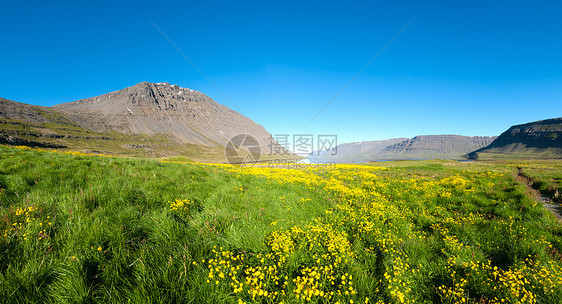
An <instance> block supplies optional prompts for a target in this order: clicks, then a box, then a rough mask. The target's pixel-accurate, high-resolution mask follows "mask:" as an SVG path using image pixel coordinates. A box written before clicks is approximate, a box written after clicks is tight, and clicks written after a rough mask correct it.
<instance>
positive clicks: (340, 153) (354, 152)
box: [308, 138, 408, 163]
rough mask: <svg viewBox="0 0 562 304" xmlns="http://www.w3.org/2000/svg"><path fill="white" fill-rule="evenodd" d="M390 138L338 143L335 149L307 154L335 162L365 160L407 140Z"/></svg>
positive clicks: (373, 157) (313, 157) (321, 159)
mask: <svg viewBox="0 0 562 304" xmlns="http://www.w3.org/2000/svg"><path fill="white" fill-rule="evenodd" d="M407 139H408V138H392V139H387V140H373V141H362V142H352V143H344V144H340V145H338V146H337V147H336V149H335V150H323V151H315V152H313V153H311V154H309V155H308V158H309V159H310V160H311V161H315V162H317V161H333V162H337V163H353V162H367V161H371V160H374V159H377V157H378V156H377V154H378V153H379V152H381V151H382V150H383V149H384V148H386V147H388V146H390V145H393V144H396V143H399V142H402V141H404V140H407Z"/></svg>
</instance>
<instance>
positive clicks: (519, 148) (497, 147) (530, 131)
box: [467, 118, 562, 159]
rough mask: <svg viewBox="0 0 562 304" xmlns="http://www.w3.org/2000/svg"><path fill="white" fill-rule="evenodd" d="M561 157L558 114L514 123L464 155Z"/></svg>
mask: <svg viewBox="0 0 562 304" xmlns="http://www.w3.org/2000/svg"><path fill="white" fill-rule="evenodd" d="M512 157H515V158H518V157H523V158H528V157H531V158H562V118H554V119H547V120H540V121H535V122H531V123H527V124H522V125H516V126H513V127H511V128H509V129H508V130H507V131H505V132H503V133H502V134H501V135H500V136H499V137H498V138H497V139H496V140H494V141H493V142H492V143H491V144H490V145H488V146H486V147H484V148H481V149H478V150H476V151H474V152H471V153H469V154H467V158H471V159H485V158H512Z"/></svg>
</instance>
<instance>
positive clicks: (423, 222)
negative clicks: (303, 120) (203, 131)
mask: <svg viewBox="0 0 562 304" xmlns="http://www.w3.org/2000/svg"><path fill="white" fill-rule="evenodd" d="M518 167H521V168H522V170H523V172H524V173H525V174H528V175H529V176H530V177H532V176H535V179H536V180H537V181H538V180H544V181H545V183H546V181H547V180H548V181H549V183H550V184H548V185H549V186H548V187H551V188H552V187H558V186H559V185H560V184H559V182H560V180H559V179H557V178H558V177H560V174H561V172H562V166H561V163H556V162H546V161H541V162H526V163H525V164H524V166H522V163H521V162H519V163H509V162H506V161H502V162H456V161H406V162H383V163H377V164H365V165H337V166H331V167H330V166H298V167H296V168H269V167H267V166H261V167H233V166H229V165H219V164H198V163H187V162H179V161H175V162H172V161H168V162H166V161H158V160H150V159H133V158H118V157H108V156H91V155H82V154H80V153H68V152H67V153H61V152H48V151H40V150H33V149H26V148H15V147H4V146H2V147H0V219H1V220H0V302H3V303H561V302H562V260H561V258H562V255H561V254H560V252H559V251H560V250H562V242H561V241H562V238H561V235H562V226H561V225H560V223H559V222H558V221H557V219H556V217H555V216H554V215H553V214H551V213H550V212H549V211H547V210H546V209H545V208H544V207H543V206H542V204H541V203H540V202H538V201H536V200H535V199H533V198H530V197H528V195H527V192H528V190H527V189H526V187H525V185H523V184H520V183H519V182H518V181H517V180H516V175H517V172H518ZM532 174H535V175H532ZM531 175H532V176H531ZM546 187H547V186H545V189H546Z"/></svg>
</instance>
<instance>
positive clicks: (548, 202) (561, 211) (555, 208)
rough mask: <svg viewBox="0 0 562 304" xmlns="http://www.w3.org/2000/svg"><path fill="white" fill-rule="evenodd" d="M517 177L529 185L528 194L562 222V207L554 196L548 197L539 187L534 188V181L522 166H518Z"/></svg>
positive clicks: (526, 185) (519, 180)
mask: <svg viewBox="0 0 562 304" xmlns="http://www.w3.org/2000/svg"><path fill="white" fill-rule="evenodd" d="M516 179H517V181H518V182H520V183H521V184H523V185H525V187H527V194H528V195H529V196H530V197H532V198H534V199H535V200H538V201H540V202H541V203H542V204H543V206H544V207H545V208H546V209H547V210H549V211H550V212H552V213H554V215H555V216H556V218H558V221H561V222H562V208H561V207H560V206H559V205H558V204H556V202H555V201H554V200H553V198H552V197H548V196H546V195H544V194H542V193H541V192H540V191H539V189H535V188H533V182H532V181H531V180H530V179H529V177H527V176H526V175H525V174H524V173H523V170H522V168H521V167H517V177H516Z"/></svg>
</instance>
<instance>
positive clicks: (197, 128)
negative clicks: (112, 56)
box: [0, 82, 271, 161]
mask: <svg viewBox="0 0 562 304" xmlns="http://www.w3.org/2000/svg"><path fill="white" fill-rule="evenodd" d="M237 134H249V135H251V136H253V137H255V138H256V140H257V141H258V143H259V144H260V146H261V147H262V150H263V151H265V150H266V149H267V145H268V144H270V143H271V142H270V140H269V138H270V134H269V133H268V132H267V131H266V130H265V129H264V128H263V127H262V126H261V125H258V124H256V123H255V122H253V121H252V120H251V119H249V118H247V117H245V116H243V115H242V114H240V113H238V112H236V111H233V110H231V109H230V108H228V107H226V106H223V105H221V104H218V103H216V102H215V101H213V100H212V99H211V98H209V97H208V96H207V95H205V94H203V93H201V92H198V91H195V90H192V89H188V88H182V87H179V86H177V85H170V84H169V83H148V82H142V83H139V84H136V85H134V86H132V87H128V88H125V89H122V90H119V91H115V92H111V93H107V94H104V95H101V96H97V97H92V98H87V99H82V100H78V101H74V102H69V103H64V104H59V105H55V106H53V107H40V106H33V105H28V104H23V103H18V102H15V101H10V100H6V99H0V142H4V143H12V144H26V143H27V144H26V145H32V146H40V147H41V146H45V147H55V146H56V147H62V148H68V149H72V150H76V149H78V150H81V151H85V152H103V153H111V154H123V155H134V156H157V157H161V156H188V157H192V158H194V159H200V160H217V161H218V160H219V159H220V158H224V147H225V146H226V144H227V142H228V140H229V139H230V138H232V137H233V136H235V135H237Z"/></svg>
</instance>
